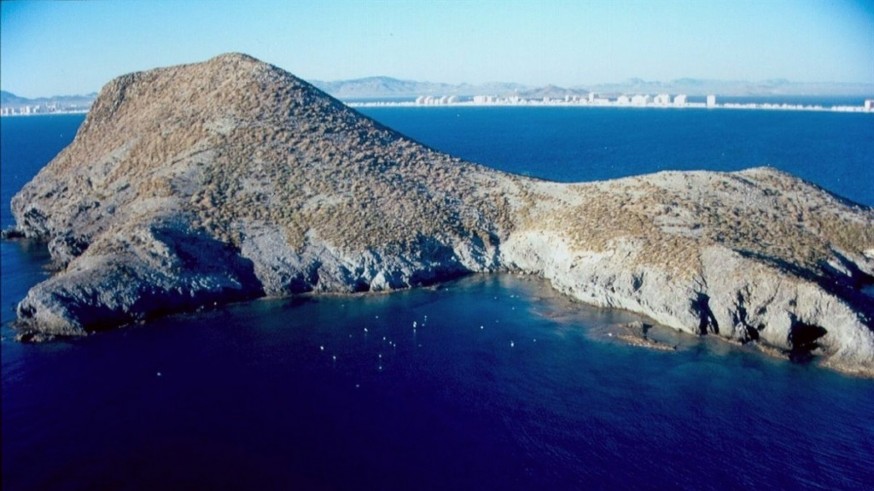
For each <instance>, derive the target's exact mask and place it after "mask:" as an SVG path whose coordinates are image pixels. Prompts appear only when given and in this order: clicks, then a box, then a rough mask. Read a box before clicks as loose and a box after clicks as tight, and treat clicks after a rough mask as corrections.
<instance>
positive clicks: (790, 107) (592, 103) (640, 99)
mask: <svg viewBox="0 0 874 491" xmlns="http://www.w3.org/2000/svg"><path fill="white" fill-rule="evenodd" d="M717 100H718V99H717V97H716V96H715V95H710V96H707V99H706V101H705V102H689V101H688V100H687V98H686V96H685V95H683V94H680V95H676V96H674V97H671V96H669V95H667V94H660V95H657V96H655V97H651V96H648V95H634V96H626V95H620V96H618V97H615V98H614V99H609V98H603V97H597V96H595V95H594V94H590V95H589V96H587V97H581V96H573V97H571V96H566V97H564V98H550V97H543V98H539V99H529V98H523V97H518V96H511V97H497V96H473V97H468V98H460V97H456V96H441V97H431V96H420V97H418V98H416V100H414V101H380V100H374V101H354V102H346V105H348V106H350V107H507V106H512V107H580V108H602V107H610V108H617V107H618V108H640V109H734V110H748V111H749V110H756V111H816V112H842V113H866V114H874V100H872V99H866V100H865V101H864V103H863V104H862V105H860V106H852V105H825V104H789V103H774V102H763V103H754V102H748V103H747V102H724V103H719V102H717Z"/></svg>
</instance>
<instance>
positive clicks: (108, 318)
mask: <svg viewBox="0 0 874 491" xmlns="http://www.w3.org/2000/svg"><path fill="white" fill-rule="evenodd" d="M13 213H14V214H15V217H16V220H17V224H18V232H21V233H23V234H25V235H26V236H28V237H32V238H37V239H41V240H45V241H46V242H47V243H48V246H49V250H50V252H51V254H52V257H53V259H54V260H55V262H56V263H57V266H58V268H59V272H58V273H57V274H56V275H55V276H54V277H52V278H50V279H49V280H47V281H45V282H43V283H41V284H39V285H37V286H35V287H34V288H33V289H32V290H31V291H30V292H29V294H28V295H27V297H26V298H25V299H24V300H23V301H22V302H21V303H20V305H19V307H18V316H19V321H18V326H19V327H20V328H21V329H22V332H30V333H39V334H40V335H57V334H61V335H77V334H85V333H88V332H90V331H94V330H98V329H102V328H106V327H111V326H115V325H121V324H125V323H128V322H132V321H138V320H142V319H146V318H148V317H150V316H153V315H159V314H162V313H166V312H175V311H182V310H190V309H195V308H198V307H201V306H204V305H211V304H213V303H218V302H228V301H235V300H244V299H249V298H254V297H258V296H263V295H290V294H296V293H304V292H353V291H378V290H390V289H397V288H406V287H411V286H416V285H423V284H428V283H433V282H437V281H440V280H443V279H447V278H451V277H455V276H458V275H462V274H468V273H472V272H491V271H513V272H524V273H532V274H539V275H542V276H543V277H545V278H547V279H548V280H549V281H551V282H552V284H553V285H555V287H556V288H558V289H560V290H561V291H563V292H566V293H568V294H569V295H572V296H574V297H575V298H578V299H579V300H581V301H583V302H586V303H592V304H596V305H603V306H610V307H619V308H624V309H628V310H631V311H635V312H640V313H642V314H646V315H647V316H649V317H651V318H653V319H654V320H656V321H658V322H659V323H662V324H665V325H667V326H671V327H674V328H677V329H681V330H684V331H688V332H691V333H695V334H715V335H719V336H723V337H726V338H730V339H735V340H740V341H757V342H759V343H765V344H768V345H770V346H773V347H776V348H779V349H782V350H785V352H787V353H788V354H790V356H792V357H796V358H803V357H806V356H809V355H810V354H811V353H815V354H819V355H821V356H820V357H819V359H822V360H824V361H825V363H826V364H829V365H830V366H833V367H835V368H838V369H841V370H845V371H850V372H856V373H862V374H868V375H874V331H872V310H874V309H872V300H871V297H868V296H865V295H864V294H863V293H862V288H863V287H864V286H866V285H869V284H870V283H871V282H872V278H874V211H872V210H871V209H870V208H866V207H862V206H860V205H856V204H853V203H850V202H847V201H844V200H842V199H840V198H838V197H835V196H833V195H831V194H829V193H828V192H826V191H824V190H822V189H819V188H817V187H815V186H813V185H811V184H808V183H805V182H803V181H801V180H799V179H797V178H794V177H792V176H790V175H787V174H784V173H781V172H778V171H775V170H773V169H752V170H749V171H744V172H738V173H714V172H691V173H679V172H666V173H659V174H654V175H649V176H642V177H636V178H628V179H620V180H615V181H608V182H596V183H587V184H557V183H550V182H545V181H538V180H533V179H528V178H523V177H519V176H514V175H510V174H506V173H502V172H498V171H495V170H491V169H487V168H484V167H481V166H478V165H476V164H472V163H468V162H463V161H460V160H459V159H455V158H452V157H450V156H447V155H445V154H442V153H440V152H437V151H434V150H432V149H429V148H427V147H425V146H422V145H420V144H418V143H416V142H414V141H411V140H409V139H407V138H405V137H404V136H402V135H400V134H398V133H396V132H394V131H392V130H390V129H388V128H385V127H383V126H381V125H380V124H379V123H376V122H374V121H373V120H370V119H368V118H366V117H364V116H361V115H360V114H358V113H356V112H354V111H352V110H351V109H348V108H347V107H345V106H344V105H342V104H341V103H339V102H337V101H335V100H334V99H331V98H330V97H328V96H326V95H324V94H323V93H321V92H319V91H318V90H316V89H315V88H313V87H312V86H310V85H308V84H307V83H305V82H303V81H301V80H299V79H297V78H295V77H293V76H292V75H290V74H288V73H287V72H285V71H283V70H280V69H278V68H276V67H273V66H271V65H268V64H265V63H262V62H259V61H257V60H255V59H253V58H250V57H247V56H245V55H238V54H229V55H222V56H219V57H216V58H214V59H212V60H209V61H207V62H204V63H200V64H193V65H184V66H177V67H170V68H162V69H156V70H151V71H147V72H141V73H135V74H131V75H126V76H123V77H119V78H117V79H115V80H113V81H112V82H110V83H109V84H107V86H106V87H104V89H103V90H102V91H101V93H100V95H99V97H98V98H97V100H96V101H95V103H94V106H93V107H92V110H91V112H90V113H89V115H88V117H87V119H86V120H85V122H84V123H83V125H82V127H81V129H80V130H79V133H78V134H77V136H76V138H75V140H74V141H73V143H72V144H71V145H70V146H69V147H67V148H66V149H65V150H64V151H63V152H61V153H60V154H59V155H58V156H57V157H56V158H55V159H54V160H53V161H52V162H51V163H50V164H49V165H48V166H47V167H46V168H45V169H43V170H42V171H41V172H40V173H39V175H37V176H36V177H35V178H34V179H33V181H31V182H30V183H29V184H28V185H26V186H25V187H24V189H22V191H21V192H20V193H19V194H18V195H16V196H15V198H14V199H13Z"/></svg>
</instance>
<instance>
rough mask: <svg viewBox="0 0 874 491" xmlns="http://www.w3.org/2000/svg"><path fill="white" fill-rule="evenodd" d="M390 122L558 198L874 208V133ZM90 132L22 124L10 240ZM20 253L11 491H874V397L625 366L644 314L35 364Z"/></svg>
mask: <svg viewBox="0 0 874 491" xmlns="http://www.w3.org/2000/svg"><path fill="white" fill-rule="evenodd" d="M366 112H367V113H368V114H370V115H372V116H374V117H376V118H378V119H379V120H381V121H383V122H385V123H386V124H389V125H390V126H393V127H396V128H398V129H401V130H403V131H405V132H407V133H408V134H410V135H412V136H413V137H415V138H417V139H419V140H420V141H422V142H425V143H427V144H429V145H431V146H433V147H435V148H438V149H441V150H446V151H449V152H451V153H454V154H456V155H459V156H462V157H465V158H468V159H472V160H476V161H479V162H482V163H485V164H488V165H493V166H496V167H500V168H504V169H507V170H513V171H522V172H526V173H529V174H531V175H536V176H540V177H549V178H553V179H559V180H584V179H601V178H607V177H618V176H623V175H630V174H637V173H641V172H648V171H653V170H662V169H667V168H675V169H686V168H716V169H726V170H728V169H735V168H742V167H747V166H750V165H759V164H762V163H769V164H770V165H774V166H776V167H780V168H783V169H786V170H790V171H792V172H794V173H796V174H799V175H803V176H805V177H807V178H809V179H811V180H813V181H814V182H817V183H819V184H821V185H823V186H825V187H826V188H828V189H830V190H832V191H835V192H837V193H839V194H842V195H844V196H847V197H850V198H853V199H855V200H857V201H860V202H863V203H867V204H869V205H871V204H874V197H872V192H871V191H870V188H871V187H872V186H871V184H872V182H874V179H872V175H871V172H872V171H871V169H870V166H871V163H872V160H871V157H870V156H871V155H874V118H872V117H870V115H851V114H834V115H833V114H818V113H758V112H755V113H754V112H733V111H670V112H668V111H635V110H628V111H624V110H621V109H609V110H604V111H599V110H591V109H589V110H577V111H574V110H573V109H570V110H566V109H562V108H557V109H544V108H529V109H525V108H515V109H514V108H489V109H465V110H464V111H458V110H456V109H451V108H450V109H446V108H443V109H427V110H423V109H415V110H412V109H399V108H393V109H368V110H367V111H366ZM81 120H82V116H64V117H57V116H53V117H34V118H14V119H9V118H3V119H2V120H0V128H2V140H0V142H2V145H0V149H2V161H0V163H2V186H0V194H2V196H0V198H2V202H3V210H2V211H3V214H2V217H0V219H2V220H0V221H2V224H3V226H6V225H7V224H8V223H10V220H11V219H10V218H9V215H8V201H9V198H10V197H11V195H12V193H14V192H15V190H17V189H18V188H20V186H21V185H22V184H23V183H24V182H25V181H26V180H27V179H29V178H30V177H31V176H32V175H33V174H34V173H35V172H36V171H37V170H38V169H39V168H40V167H41V166H42V165H43V164H44V163H45V162H46V161H48V160H49V159H50V158H51V156H53V155H54V154H55V153H56V152H57V151H58V150H60V149H61V148H62V147H63V146H64V145H65V144H66V143H67V142H68V141H69V140H70V139H71V138H72V136H73V133H74V131H75V129H76V127H77V126H78V124H79V123H80V122H81ZM786 145H788V146H790V147H792V148H784V146H786ZM605 147H607V148H605ZM0 252H2V263H0V265H2V284H0V294H2V309H0V320H2V323H3V325H4V327H3V331H2V333H3V341H2V450H3V452H2V462H3V469H2V471H3V477H2V479H3V488H4V489H10V490H12V489H156V488H161V489H168V488H169V489H190V488H224V489H229V488H237V489H252V488H268V489H289V488H292V489H349V488H352V489H358V488H363V489H483V488H487V489H695V490H698V489H739V488H745V489H758V488H767V487H770V488H775V489H865V488H870V486H871V483H874V418H872V414H874V381H870V380H862V379H856V378H851V377H845V376H842V375H839V374H837V373H833V372H830V371H827V370H822V369H818V368H816V367H814V366H809V365H797V364H792V363H789V362H786V361H783V360H777V359H771V358H768V357H765V356H762V355H760V354H758V353H755V352H751V351H749V350H746V349H741V348H736V347H732V346H729V345H727V344H725V343H720V342H718V341H716V340H713V339H697V338H692V337H686V336H679V335H676V334H672V333H670V332H661V333H660V335H662V336H665V337H666V338H668V339H669V340H670V341H671V342H673V343H677V344H678V345H679V349H678V351H677V352H673V353H665V352H657V351H650V350H645V349H640V348H635V347H630V346H625V345H622V344H617V343H615V342H613V338H608V337H607V336H606V335H605V333H606V332H608V331H609V330H610V329H612V328H613V327H611V326H614V325H615V324H616V323H619V322H626V321H628V320H631V319H634V316H632V315H631V314H627V313H623V312H618V311H609V310H603V309H594V308H587V307H584V306H582V305H579V304H575V303H571V302H569V301H568V300H567V299H565V298H563V297H561V296H559V295H557V294H555V293H553V292H552V291H551V290H550V289H549V288H548V286H546V285H544V284H543V283H542V282H539V281H538V280H534V279H523V278H516V277H512V276H506V275H499V276H491V277H475V278H468V279H465V280H461V281H458V282H453V283H449V284H447V285H443V286H441V287H438V288H432V289H420V290H414V291H407V292H399V293H395V294H391V295H371V296H357V297H329V298H319V299H297V300H270V301H257V302H252V303H246V304H237V305H232V306H228V307H223V308H219V309H216V310H213V311H209V312H204V313H200V314H197V315H183V316H174V317H168V318H165V319H161V320H158V321H155V322H153V323H150V324H148V325H145V326H137V327H130V328H125V329H120V330H116V331H113V332H109V333H103V334H99V335H95V336H91V337H89V338H87V339H82V340H75V341H64V342H54V343H48V344H42V345H22V344H20V343H17V342H14V341H12V340H11V332H10V330H9V329H8V327H7V324H8V322H9V321H10V320H11V319H12V318H13V316H14V313H13V312H12V306H13V305H14V304H15V302H17V301H18V300H20V299H21V298H22V297H23V296H24V294H25V293H26V291H27V289H28V288H29V287H30V286H31V285H33V284H34V283H36V282H37V281H40V280H41V279H43V278H45V277H46V275H47V273H46V272H44V271H43V269H42V265H43V264H44V263H45V261H46V255H45V252H44V250H43V249H42V248H41V247H39V246H36V245H28V244H26V243H21V242H2V243H0ZM413 322H415V323H416V325H417V328H416V329H415V330H414V329H413ZM365 328H366V329H367V331H366V332H365ZM334 356H336V360H335V359H334Z"/></svg>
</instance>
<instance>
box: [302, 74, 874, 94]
mask: <svg viewBox="0 0 874 491" xmlns="http://www.w3.org/2000/svg"><path fill="white" fill-rule="evenodd" d="M310 83H312V84H313V85H315V86H316V87H318V88H319V89H321V90H323V91H325V92H327V93H329V94H331V95H332V96H334V97H336V98H338V99H344V100H350V99H399V98H410V97H418V96H420V95H427V96H444V95H450V96H451V95H456V96H473V95H495V96H509V95H518V96H520V97H524V98H529V99H534V98H542V97H550V98H561V97H565V96H568V95H570V96H574V95H586V94H588V93H589V92H596V93H598V94H605V95H618V94H634V93H642V94H657V93H662V92H666V93H669V94H687V95H691V96H703V95H707V94H717V95H722V96H859V97H874V84H846V83H798V82H791V81H789V80H785V79H775V80H765V81H760V82H749V81H743V80H706V79H695V78H681V79H677V80H672V81H670V82H657V81H647V80H643V79H639V78H633V79H630V80H627V81H625V82H620V83H609V84H593V85H585V86H583V85H579V86H573V87H558V86H555V85H547V86H544V87H535V86H528V85H523V84H516V83H505V82H493V83H487V84H480V85H474V84H446V83H435V82H417V81H413V80H399V79H396V78H391V77H367V78H358V79H353V80H339V81H333V82H323V81H319V80H313V81H310Z"/></svg>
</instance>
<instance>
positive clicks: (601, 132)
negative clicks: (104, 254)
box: [362, 107, 874, 206]
mask: <svg viewBox="0 0 874 491" xmlns="http://www.w3.org/2000/svg"><path fill="white" fill-rule="evenodd" d="M362 112H364V113H365V114H367V115H369V116H372V117H374V118H376V119H377V120H379V121H381V122H383V123H385V124H386V125H388V126H390V127H392V128H396V129H399V130H401V131H402V132H404V133H405V134H407V135H409V136H411V137H413V138H415V139H417V140H419V141H421V142H423V143H427V144H429V145H430V146H432V147H434V148H437V149H439V150H443V151H447V152H450V153H452V154H454V155H457V156H459V157H463V158H465V159H468V160H472V161H474V162H479V163H482V164H486V165H489V166H492V167H497V168H500V169H504V170H508V171H511V172H516V173H520V174H527V175H531V176H534V177H540V178H545V179H551V180H556V181H564V182H572V181H593V180H601V179H611V178H616V177H625V176H630V175H637V174H643V173H649V172H658V171H662V170H720V171H734V170H740V169H745V168H749V167H756V166H761V165H769V166H772V167H777V168H779V169H782V170H785V171H788V172H791V173H793V174H795V175H797V176H800V177H802V178H804V179H807V180H810V181H813V182H815V183H817V184H819V185H821V186H823V187H825V188H826V189H829V190H831V191H833V192H835V193H838V194H840V195H842V196H844V197H846V198H850V199H852V200H854V201H857V202H860V203H863V204H867V205H869V206H874V117H871V115H870V114H847V113H826V112H779V111H735V110H711V111H707V110H694V109H686V110H657V109H640V108H639V109H633V108H629V109H620V108H574V107H556V108H536V107H535V108H526V107H488V108H456V107H435V108H415V107H407V108H398V107H395V108H378V107H377V108H364V109H362Z"/></svg>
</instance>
